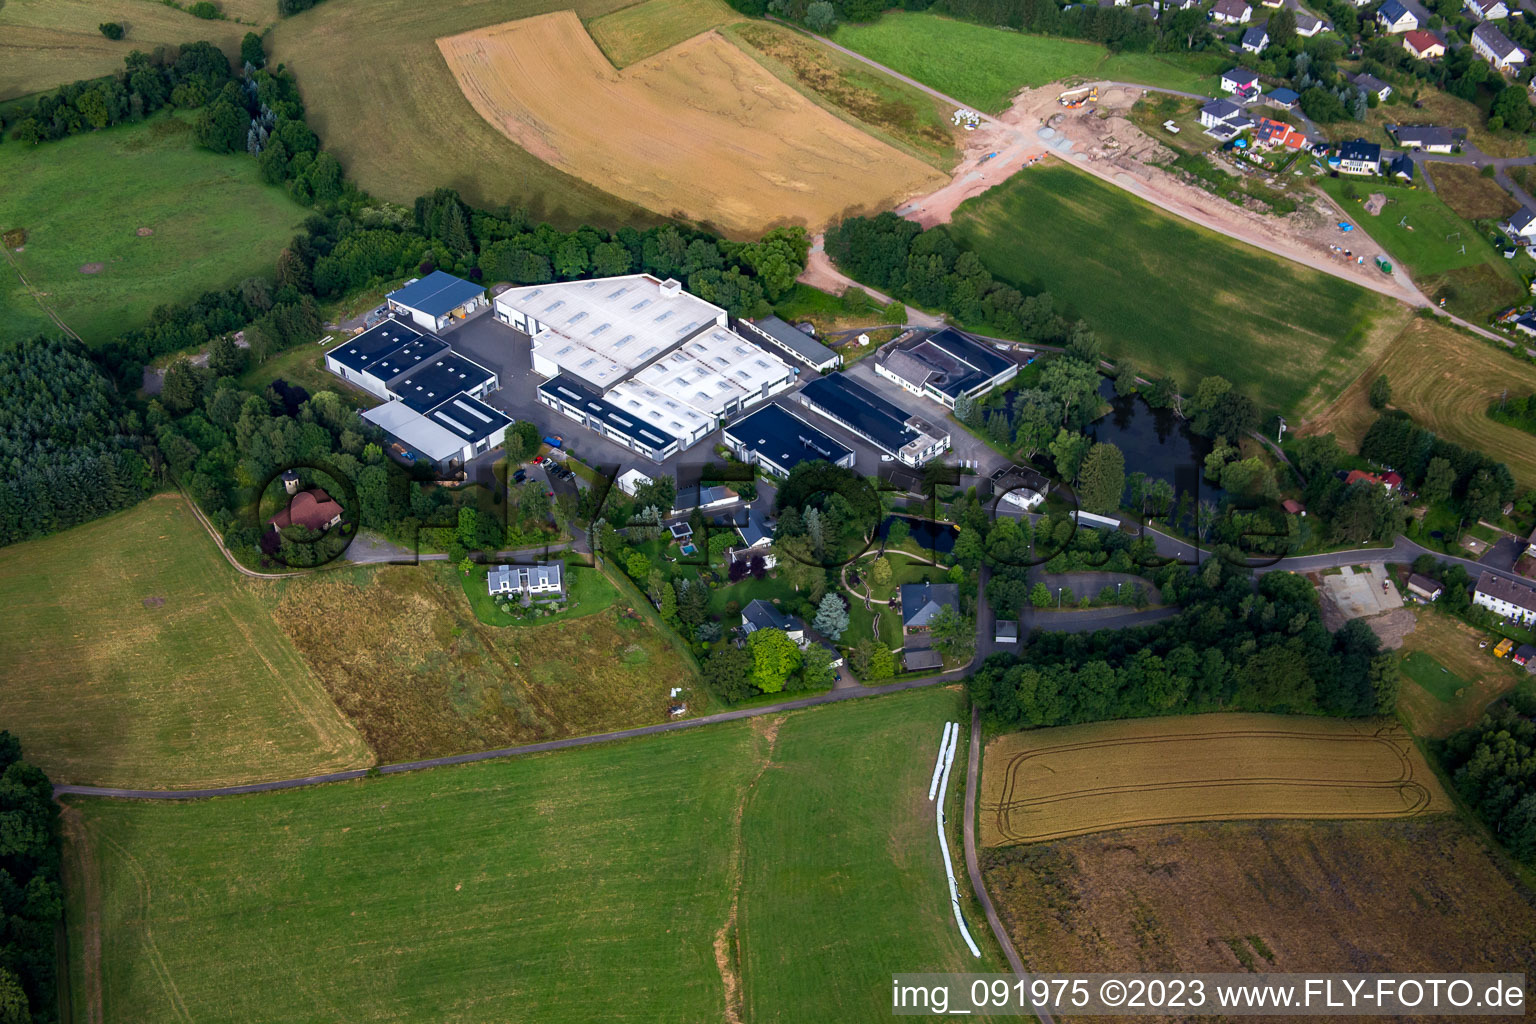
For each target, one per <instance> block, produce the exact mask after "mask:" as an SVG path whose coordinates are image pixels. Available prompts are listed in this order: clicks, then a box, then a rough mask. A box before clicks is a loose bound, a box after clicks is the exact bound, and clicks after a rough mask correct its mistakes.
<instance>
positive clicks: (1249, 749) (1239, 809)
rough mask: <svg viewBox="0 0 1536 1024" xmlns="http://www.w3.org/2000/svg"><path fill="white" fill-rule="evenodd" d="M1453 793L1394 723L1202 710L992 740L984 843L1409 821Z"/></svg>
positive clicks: (985, 779) (1444, 805) (1444, 804)
mask: <svg viewBox="0 0 1536 1024" xmlns="http://www.w3.org/2000/svg"><path fill="white" fill-rule="evenodd" d="M1449 807H1450V804H1449V801H1448V800H1447V799H1446V796H1445V793H1444V792H1443V791H1442V790H1441V788H1440V784H1439V782H1438V781H1437V780H1436V779H1435V777H1434V775H1433V774H1432V773H1431V772H1430V770H1429V768H1428V766H1427V765H1426V764H1425V763H1424V760H1423V757H1422V756H1421V755H1420V754H1419V752H1418V750H1417V749H1416V748H1415V747H1414V746H1413V744H1412V742H1411V741H1410V740H1409V738H1408V736H1407V734H1406V733H1405V732H1404V731H1403V730H1402V728H1401V727H1400V726H1398V725H1397V724H1396V723H1389V722H1379V721H1375V720H1371V721H1364V720H1356V721H1343V720H1339V719H1325V718H1295V717H1289V716H1284V715H1246V714H1243V715H1239V714H1219V715H1196V716H1190V717H1185V718H1148V719H1139V720H1135V721H1129V722H1106V723H1100V724H1095V725H1077V726H1065V727H1062V728H1058V729H1039V730H1034V731H1031V732H1023V733H1010V734H1008V735H1006V736H1000V737H998V738H997V739H995V740H993V741H992V742H991V743H989V744H988V745H987V748H986V768H985V771H984V772H983V774H982V780H981V838H982V844H983V845H985V846H1007V845H1011V844H1014V843H1031V842H1043V841H1047V840H1053V839H1063V838H1066V837H1068V836H1078V835H1084V834H1086V833H1089V832H1100V831H1104V830H1106V829H1115V828H1132V827H1137V826H1142V825H1166V824H1172V823H1175V822H1189V821H1222V820H1240V819H1251V818H1400V817H1408V816H1410V815H1416V814H1423V813H1427V812H1431V811H1440V810H1448V809H1449Z"/></svg>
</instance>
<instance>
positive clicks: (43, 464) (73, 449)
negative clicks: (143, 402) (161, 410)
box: [0, 337, 154, 544]
mask: <svg viewBox="0 0 1536 1024" xmlns="http://www.w3.org/2000/svg"><path fill="white" fill-rule="evenodd" d="M142 432H143V431H142V426H141V423H140V420H139V416H138V414H137V413H135V412H133V411H131V410H129V409H127V408H125V406H124V404H123V402H122V401H121V399H120V398H119V396H118V393H117V390H116V389H115V388H114V387H113V385H112V382H111V381H110V380H108V379H107V377H106V376H105V375H104V374H103V373H102V372H101V371H100V370H99V369H98V368H97V366H96V364H95V363H93V362H92V361H91V359H90V357H89V356H88V355H86V354H85V352H84V351H83V350H82V349H81V348H80V347H79V346H78V345H76V344H75V343H73V342H66V341H62V340H60V339H57V338H44V337H38V338H34V339H32V340H31V341H29V342H26V343H23V344H20V345H15V346H12V347H10V348H6V349H3V350H0V466H3V472H0V544H13V543H15V542H16V541H20V540H27V539H28V538H31V537H41V536H44V535H46V534H50V533H54V532H56V531H59V530H65V529H68V528H69V527H71V526H76V525H78V524H80V523H84V522H88V521H90V520H92V519H96V518H98V517H100V516H104V515H107V514H108V513H110V512H115V511H117V510H118V509H121V508H126V507H128V506H130V505H133V504H135V503H136V502H138V501H140V500H141V499H142V498H144V497H145V495H147V494H148V493H149V490H150V487H151V486H152V483H153V480H152V472H151V465H150V460H152V459H153V458H154V453H153V451H152V450H149V449H148V447H147V446H146V445H144V443H143V439H142V437H141V435H142Z"/></svg>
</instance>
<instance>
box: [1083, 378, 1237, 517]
mask: <svg viewBox="0 0 1536 1024" xmlns="http://www.w3.org/2000/svg"><path fill="white" fill-rule="evenodd" d="M1099 395H1100V397H1102V398H1103V399H1104V400H1105V401H1106V402H1109V403H1110V406H1111V410H1110V412H1109V414H1108V415H1106V416H1103V417H1101V418H1100V419H1097V420H1095V421H1094V422H1093V423H1091V424H1090V425H1089V427H1088V430H1087V434H1088V436H1089V437H1090V438H1092V439H1093V440H1094V441H1106V442H1109V443H1110V444H1113V445H1114V446H1115V447H1117V448H1119V449H1120V450H1121V451H1122V452H1124V453H1125V475H1126V477H1127V479H1129V477H1130V476H1131V474H1132V473H1138V472H1140V473H1145V474H1147V478H1148V479H1149V480H1152V479H1157V478H1159V477H1161V478H1162V479H1164V480H1167V481H1168V482H1169V483H1171V484H1172V485H1173V489H1174V491H1175V493H1177V494H1186V493H1188V494H1192V495H1193V496H1194V498H1195V500H1197V501H1212V502H1219V501H1220V500H1221V498H1222V496H1223V493H1224V492H1223V491H1222V490H1221V488H1219V487H1217V486H1216V485H1215V484H1213V483H1211V482H1210V481H1208V480H1206V479H1205V476H1204V467H1205V457H1206V456H1207V455H1209V454H1211V449H1212V448H1213V447H1214V445H1213V444H1212V442H1211V439H1210V438H1207V437H1201V436H1200V435H1198V434H1195V433H1192V432H1191V431H1190V429H1189V423H1188V422H1187V421H1185V420H1181V419H1179V418H1178V417H1177V416H1175V415H1174V414H1173V410H1172V409H1154V408H1152V407H1151V406H1150V405H1148V404H1147V400H1146V399H1144V398H1142V397H1141V396H1140V395H1127V396H1126V397H1124V398H1120V397H1117V396H1116V395H1115V385H1114V382H1113V381H1111V380H1109V379H1107V378H1106V379H1105V380H1104V381H1103V382H1102V383H1100V385H1099Z"/></svg>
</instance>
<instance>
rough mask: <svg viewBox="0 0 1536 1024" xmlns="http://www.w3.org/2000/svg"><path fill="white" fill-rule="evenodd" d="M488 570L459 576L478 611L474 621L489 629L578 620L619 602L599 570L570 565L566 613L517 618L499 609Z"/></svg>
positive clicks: (470, 604)
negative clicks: (492, 595) (491, 627)
mask: <svg viewBox="0 0 1536 1024" xmlns="http://www.w3.org/2000/svg"><path fill="white" fill-rule="evenodd" d="M488 569H489V567H488V566H484V565H478V566H476V567H475V570H474V571H473V572H471V573H469V574H467V575H466V574H465V573H462V572H460V573H457V575H458V577H459V582H460V583H461V584H463V586H464V596H465V597H467V598H468V599H469V606H470V607H471V608H473V609H474V610H475V618H477V619H479V620H480V621H481V622H483V623H485V624H486V625H488V626H535V625H543V624H544V623H546V622H559V621H561V620H562V619H579V618H581V617H582V616H583V615H591V614H593V613H595V612H600V611H602V610H603V609H604V608H607V607H609V606H611V605H612V604H613V602H615V601H617V600H618V599H619V592H618V590H617V589H615V587H614V585H613V584H612V583H610V582H608V577H607V576H604V575H603V574H602V572H600V571H599V570H597V569H587V568H583V567H582V566H577V565H567V566H565V567H564V572H565V591H566V595H567V602H566V607H565V610H564V611H559V612H555V613H554V614H553V615H543V616H539V617H537V618H527V619H519V618H514V617H513V616H511V615H508V614H507V613H506V612H504V611H502V610H501V609H500V608H498V607H497V606H496V601H495V599H494V598H492V597H491V595H490V592H489V591H488V590H487V589H486V582H485V576H486V572H487V570H488Z"/></svg>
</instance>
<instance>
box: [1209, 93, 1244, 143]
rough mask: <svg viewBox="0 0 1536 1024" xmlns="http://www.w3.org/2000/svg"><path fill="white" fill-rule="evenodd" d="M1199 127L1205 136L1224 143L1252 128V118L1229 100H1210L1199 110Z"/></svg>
mask: <svg viewBox="0 0 1536 1024" xmlns="http://www.w3.org/2000/svg"><path fill="white" fill-rule="evenodd" d="M1200 125H1201V127H1203V128H1204V129H1205V134H1207V135H1209V136H1210V137H1211V138H1213V139H1215V140H1217V141H1218V142H1226V141H1228V140H1229V139H1233V138H1236V137H1237V136H1238V135H1240V134H1241V133H1243V132H1245V131H1247V130H1248V129H1249V128H1252V127H1253V118H1251V117H1249V116H1248V113H1247V111H1245V110H1244V109H1243V108H1242V107H1240V106H1238V105H1237V104H1236V103H1233V102H1232V101H1231V100H1212V101H1211V102H1209V103H1207V104H1206V105H1205V106H1203V107H1201V108H1200Z"/></svg>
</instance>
